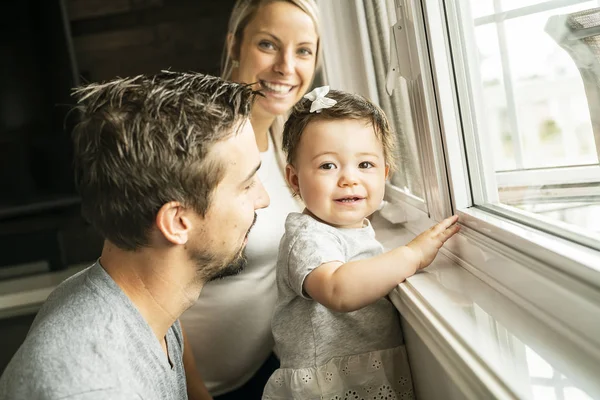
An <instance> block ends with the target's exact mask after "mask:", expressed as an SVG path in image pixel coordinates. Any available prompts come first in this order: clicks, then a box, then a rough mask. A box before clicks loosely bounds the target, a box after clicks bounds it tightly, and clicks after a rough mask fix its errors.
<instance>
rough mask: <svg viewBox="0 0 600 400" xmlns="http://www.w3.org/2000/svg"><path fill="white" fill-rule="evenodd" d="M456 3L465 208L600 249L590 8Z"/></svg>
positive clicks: (597, 69) (595, 31)
mask: <svg viewBox="0 0 600 400" xmlns="http://www.w3.org/2000/svg"><path fill="white" fill-rule="evenodd" d="M459 3H460V4H459V6H458V7H457V25H458V31H459V32H460V39H459V40H460V41H461V42H462V43H463V45H464V48H463V49H459V48H458V45H457V44H456V45H455V46H452V47H453V48H452V53H453V56H454V57H459V58H461V59H462V60H461V62H462V63H464V68H465V71H466V79H465V81H464V83H465V87H464V88H463V90H462V93H461V95H459V101H460V103H461V114H462V115H463V117H464V115H466V114H470V116H469V118H472V120H473V125H472V127H473V129H472V131H471V132H465V133H466V135H472V136H471V137H470V138H467V139H466V141H467V142H468V141H471V146H469V145H467V149H468V151H467V159H468V162H469V168H470V170H471V171H472V172H475V171H476V172H475V174H478V176H479V182H478V180H477V179H473V174H472V176H471V178H472V183H473V184H474V185H477V184H480V186H481V190H480V191H479V192H477V191H476V190H475V191H474V198H473V202H474V203H475V204H476V205H480V206H486V207H487V208H488V209H490V210H492V211H495V212H496V213H500V214H502V215H508V216H510V217H511V218H513V219H516V220H518V221H520V222H525V223H528V224H530V225H532V226H535V227H536V228H539V229H542V230H545V231H547V232H551V233H553V234H558V235H561V236H565V237H567V238H569V239H571V240H575V241H578V242H580V243H583V244H586V245H588V246H591V247H596V248H600V165H599V158H598V157H599V154H600V123H599V122H600V86H599V82H600V46H599V45H600V30H599V29H600V8H598V6H599V2H598V1H596V0H594V1H592V0H588V1H581V0H571V1H564V0H561V1H556V0H554V1H534V0H529V1H522V0H519V1H517V0H493V1H492V0H488V1H481V0H462V1H461V2H459Z"/></svg>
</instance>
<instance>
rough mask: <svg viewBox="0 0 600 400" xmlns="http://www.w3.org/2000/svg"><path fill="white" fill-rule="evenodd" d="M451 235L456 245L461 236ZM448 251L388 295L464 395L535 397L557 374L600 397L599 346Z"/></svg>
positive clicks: (392, 237) (393, 239) (397, 232)
mask: <svg viewBox="0 0 600 400" xmlns="http://www.w3.org/2000/svg"><path fill="white" fill-rule="evenodd" d="M373 226H374V227H375V229H376V232H377V237H378V238H379V240H380V241H381V242H382V243H383V244H384V247H386V248H391V247H393V246H398V245H401V244H403V243H406V242H407V241H408V240H410V239H411V238H412V237H414V233H411V232H410V231H408V230H407V229H401V228H398V227H394V226H393V225H391V224H388V223H387V222H386V221H384V220H382V219H381V218H374V219H373ZM461 236H462V234H461ZM451 240H452V241H454V242H455V243H453V244H454V245H456V244H457V243H456V242H457V241H460V240H461V238H460V237H459V238H457V240H455V239H451ZM445 254H447V255H450V256H451V257H448V256H446V255H444V254H441V253H440V254H439V255H438V257H437V258H436V260H435V261H434V262H433V263H432V265H431V266H430V267H428V268H427V269H425V270H424V271H423V272H420V273H418V274H416V275H414V276H412V277H410V278H409V279H408V280H407V281H406V282H404V283H402V284H401V285H399V286H398V288H397V289H395V290H394V291H392V293H391V294H390V298H391V300H392V302H393V303H394V304H395V306H396V307H397V308H398V310H399V311H400V312H401V313H402V316H403V318H404V319H405V320H406V322H408V323H409V324H410V325H411V327H412V328H413V329H414V330H415V331H416V333H417V335H418V336H419V337H420V338H421V340H422V341H423V342H424V343H425V345H426V346H427V347H428V348H429V349H430V350H431V353H433V354H434V356H435V358H436V360H437V361H438V363H439V364H440V365H441V366H442V367H443V368H444V370H445V371H446V372H447V373H448V375H449V376H450V377H451V379H452V380H453V382H454V383H455V384H456V385H457V386H458V387H459V388H460V390H461V391H462V392H463V394H464V396H465V398H472V399H482V398H498V399H515V398H520V399H534V398H535V396H534V393H535V392H536V389H539V387H540V386H543V387H547V386H552V385H553V383H552V382H553V381H552V379H553V377H554V376H558V377H559V379H560V385H563V386H564V387H569V388H571V389H570V392H569V393H574V392H577V391H578V390H580V391H582V392H584V393H587V394H588V395H589V396H591V397H593V398H596V397H598V398H600V382H599V381H598V380H597V372H596V370H597V365H599V361H600V358H599V357H598V351H597V350H598V349H597V348H596V349H595V350H596V351H588V348H587V347H586V346H582V345H581V343H579V342H578V341H577V340H576V339H575V338H574V337H569V336H565V335H562V333H561V332H559V331H557V330H556V329H554V327H553V326H552V325H550V326H549V324H548V321H547V318H545V315H543V314H544V313H542V312H537V311H536V310H535V309H532V308H529V309H528V308H524V307H522V306H520V305H519V304H517V303H516V302H514V301H513V300H512V299H511V298H510V297H509V296H506V295H505V294H503V293H501V292H500V291H497V290H495V289H494V288H493V287H492V286H490V285H489V284H487V283H486V282H484V281H483V280H481V279H478V278H477V277H476V276H475V275H474V274H472V273H470V271H469V270H467V269H465V268H463V266H461V265H459V264H458V263H456V262H455V260H454V258H455V257H454V256H452V254H450V253H449V252H446V253H445ZM481 262H482V263H485V262H486V260H485V259H484V258H482V259H481ZM583 317H584V318H595V319H596V320H597V319H598V317H597V316H591V315H587V316H586V315H583ZM580 318H581V316H580ZM588 333H592V332H588ZM409 345H410V343H409ZM548 373H550V376H549V377H548V376H547V375H548ZM579 393H580V392H579ZM564 398H569V396H568V395H565V396H564ZM577 398H587V397H586V396H582V397H577Z"/></svg>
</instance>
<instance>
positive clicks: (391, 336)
mask: <svg viewBox="0 0 600 400" xmlns="http://www.w3.org/2000/svg"><path fill="white" fill-rule="evenodd" d="M365 224H366V226H364V227H363V228H356V229H338V228H334V227H332V226H330V225H327V224H324V223H321V222H319V221H317V220H315V219H314V218H312V217H311V216H309V215H306V214H299V213H291V214H289V215H288V217H287V220H286V223H285V234H284V235H283V238H282V239H281V243H280V246H279V258H278V260H277V293H278V299H277V304H276V306H275V313H274V315H273V322H272V328H273V336H274V337H275V342H276V348H277V354H278V355H279V356H280V358H281V368H306V367H311V366H315V365H317V366H319V365H323V364H325V363H326V362H327V361H329V360H330V359H332V358H333V357H340V356H346V355H350V354H361V353H367V352H371V351H374V350H383V349H390V348H394V347H397V346H401V345H403V343H404V339H403V336H402V330H401V327H400V319H399V316H398V312H397V310H396V308H395V307H394V305H393V304H392V303H391V302H390V301H389V300H388V299H387V298H382V299H379V300H377V301H375V302H374V303H372V304H370V305H368V306H366V307H364V308H361V309H360V310H357V311H352V312H348V313H340V312H335V311H331V310H329V309H327V308H326V307H325V306H323V305H322V304H320V303H318V302H316V301H314V300H312V299H311V298H310V297H308V295H307V294H306V292H304V290H303V284H304V280H305V279H306V277H307V276H308V274H309V273H310V272H311V271H312V270H313V269H315V268H317V267H318V266H320V265H322V264H324V263H328V262H332V261H340V262H342V263H347V262H350V261H355V260H363V259H366V258H370V257H374V256H376V255H379V254H381V253H382V252H383V247H382V245H381V244H380V243H379V242H378V241H377V240H376V239H375V232H374V230H373V228H372V227H371V225H370V223H369V221H368V220H365Z"/></svg>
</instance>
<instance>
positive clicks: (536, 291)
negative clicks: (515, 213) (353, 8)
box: [421, 0, 600, 355]
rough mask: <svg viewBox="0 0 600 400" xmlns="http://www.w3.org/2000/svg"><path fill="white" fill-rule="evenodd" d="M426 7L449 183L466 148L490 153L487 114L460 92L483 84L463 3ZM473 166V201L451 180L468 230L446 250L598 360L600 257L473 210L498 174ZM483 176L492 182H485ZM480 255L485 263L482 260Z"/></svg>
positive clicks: (461, 173)
mask: <svg viewBox="0 0 600 400" xmlns="http://www.w3.org/2000/svg"><path fill="white" fill-rule="evenodd" d="M421 3H422V4H423V12H424V14H425V15H426V16H427V17H426V24H425V25H423V26H424V27H425V28H426V31H427V33H428V36H427V38H426V39H427V45H428V46H429V48H430V53H429V56H430V57H431V60H432V65H433V66H434V67H433V68H432V71H433V75H434V87H435V92H436V94H437V100H438V103H437V105H438V112H439V114H440V115H441V118H440V121H441V127H442V128H441V130H442V132H443V136H444V142H445V143H446V146H447V151H446V156H447V161H448V163H447V166H448V169H449V171H450V172H449V176H450V177H465V176H469V174H468V171H467V162H466V156H465V154H466V149H470V150H471V151H470V152H469V154H474V155H475V157H479V158H481V157H482V154H481V153H482V152H485V151H487V149H485V148H484V149H481V148H480V146H479V143H478V142H477V135H476V134H475V132H476V127H477V124H478V121H477V120H476V118H477V117H479V116H481V115H483V114H481V113H478V112H477V110H475V109H474V108H475V107H476V105H473V104H464V103H463V104H460V103H459V101H458V98H464V95H465V93H461V91H466V90H467V88H469V87H470V85H473V84H474V80H475V79H478V73H477V71H470V70H468V67H467V66H466V65H465V64H464V63H463V61H464V60H465V59H466V57H467V55H466V54H465V52H467V51H472V50H473V49H475V48H476V47H475V46H474V45H473V43H463V42H462V39H461V38H462V37H463V36H461V35H460V32H459V30H460V29H461V27H460V26H458V24H456V23H453V21H459V19H458V15H459V14H458V13H459V12H460V10H459V9H458V7H460V5H459V4H457V3H456V2H450V1H442V0H423V1H422V2H421ZM450 40H452V45H453V46H454V48H455V49H460V51H462V52H463V54H462V57H461V56H459V57H455V58H453V57H451V53H450V43H451V42H450ZM467 97H468V96H467ZM459 109H460V111H461V113H459ZM459 117H460V118H462V119H459ZM463 132H464V134H463ZM468 167H469V171H470V172H471V174H470V182H471V187H470V189H471V190H470V193H471V196H472V197H471V198H469V188H468V187H465V186H466V185H465V183H464V182H461V180H460V179H458V180H457V179H452V178H451V187H452V190H453V207H454V209H455V210H456V212H457V213H458V214H459V216H460V221H461V224H462V225H463V229H462V230H461V233H460V234H459V235H458V237H457V240H454V241H451V243H449V244H448V245H447V246H446V250H447V252H448V253H449V256H450V257H452V258H453V259H454V260H455V261H456V262H457V263H458V264H460V265H461V266H463V267H464V268H466V269H467V270H469V271H471V272H472V273H473V274H475V275H476V276H478V277H479V278H481V279H482V280H484V281H485V282H486V283H488V284H489V285H490V286H492V287H494V288H495V289H496V290H498V291H500V292H501V293H503V294H505V295H506V296H507V297H509V298H512V299H513V300H514V301H515V302H517V303H518V304H519V305H521V306H522V307H524V308H526V309H528V310H530V311H531V312H532V313H534V314H535V315H536V316H537V317H540V318H543V319H545V320H546V322H547V323H548V324H550V325H551V326H552V327H553V328H554V329H556V330H557V331H560V332H562V333H563V334H564V335H566V336H567V337H571V338H572V339H573V340H574V341H578V340H581V342H580V344H581V346H582V347H585V348H586V349H588V350H589V351H593V352H595V353H596V354H599V355H600V351H599V349H600V337H599V335H598V333H600V321H591V320H590V316H596V315H598V308H599V305H600V268H599V266H600V252H598V251H597V250H594V249H591V248H589V247H586V246H583V245H580V244H576V243H573V242H572V241H570V240H567V239H564V238H562V237H558V236H556V235H552V234H549V233H546V232H544V231H542V230H539V229H535V228H531V227H529V226H527V225H525V224H522V223H520V222H515V221H514V220H511V219H509V218H507V217H506V215H507V213H506V211H507V210H506V209H501V208H500V207H498V208H495V209H494V208H491V207H488V206H486V207H485V208H483V207H479V206H474V204H477V203H482V202H483V201H484V200H485V196H484V193H483V191H484V190H487V189H486V188H485V187H484V183H483V182H485V184H487V185H492V186H493V189H494V190H496V187H497V186H496V184H497V183H496V182H495V181H494V179H489V178H490V177H494V178H495V176H496V175H495V173H494V171H492V170H489V166H488V167H487V168H488V169H487V170H485V169H484V168H486V165H485V164H484V163H481V162H480V160H478V159H475V160H473V159H470V160H469V163H468ZM482 175H485V176H486V179H481V177H482ZM490 181H491V182H490ZM487 191H488V192H490V191H489V190H487ZM487 200H488V201H489V200H490V199H489V198H488V199H487ZM521 220H522V219H521ZM482 254H483V255H485V257H486V258H485V259H482V258H481V257H482ZM573 310H578V311H577V312H573ZM573 335H575V336H573Z"/></svg>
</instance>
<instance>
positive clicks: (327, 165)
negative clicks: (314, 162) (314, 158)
mask: <svg viewBox="0 0 600 400" xmlns="http://www.w3.org/2000/svg"><path fill="white" fill-rule="evenodd" d="M319 168H320V169H334V168H335V164H334V163H330V162H328V163H323V164H321V165H320V166H319Z"/></svg>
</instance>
